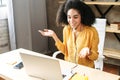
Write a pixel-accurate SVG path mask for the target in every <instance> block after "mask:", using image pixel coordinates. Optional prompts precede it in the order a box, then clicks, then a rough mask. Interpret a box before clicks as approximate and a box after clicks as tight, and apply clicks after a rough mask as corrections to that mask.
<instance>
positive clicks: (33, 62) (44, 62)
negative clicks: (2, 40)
mask: <svg viewBox="0 0 120 80" xmlns="http://www.w3.org/2000/svg"><path fill="white" fill-rule="evenodd" d="M20 56H21V59H22V62H23V65H24V68H25V70H26V73H27V74H28V75H30V76H32V77H36V78H40V79H41V80H63V76H62V73H61V69H60V64H59V60H57V59H56V58H53V57H50V56H46V55H43V54H40V53H37V52H33V51H29V50H24V49H21V50H20Z"/></svg>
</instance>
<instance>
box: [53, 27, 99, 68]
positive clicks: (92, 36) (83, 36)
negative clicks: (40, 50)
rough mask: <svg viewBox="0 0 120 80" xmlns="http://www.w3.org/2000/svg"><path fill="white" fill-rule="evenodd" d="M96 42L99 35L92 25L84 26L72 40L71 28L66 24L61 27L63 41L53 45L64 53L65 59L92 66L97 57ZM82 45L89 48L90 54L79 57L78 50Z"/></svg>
mask: <svg viewBox="0 0 120 80" xmlns="http://www.w3.org/2000/svg"><path fill="white" fill-rule="evenodd" d="M98 43H99V36H98V32H97V31H96V29H95V28H94V27H88V26H84V27H83V30H82V31H80V32H79V33H78V36H77V38H76V41H74V35H73V32H72V29H71V27H70V26H69V25H67V26H65V27H64V29H63V42H61V41H57V42H55V45H56V46H57V48H58V50H60V51H61V52H62V53H63V54H64V59H65V60H66V61H70V62H74V63H77V64H81V65H85V66H88V67H94V60H96V59H97V58H98ZM84 47H88V48H89V49H90V55H89V56H87V57H85V58H80V57H79V56H78V55H79V52H80V51H81V49H82V48H84Z"/></svg>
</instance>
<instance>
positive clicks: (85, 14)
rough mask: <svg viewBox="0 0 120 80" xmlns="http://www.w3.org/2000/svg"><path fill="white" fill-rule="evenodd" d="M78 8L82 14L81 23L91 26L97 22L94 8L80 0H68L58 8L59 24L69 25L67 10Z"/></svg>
mask: <svg viewBox="0 0 120 80" xmlns="http://www.w3.org/2000/svg"><path fill="white" fill-rule="evenodd" d="M69 9H76V10H77V11H78V12H79V13H80V15H81V23H82V24H84V25H87V26H91V25H92V24H93V23H94V22H95V14H94V13H93V11H92V9H91V8H90V7H89V6H88V5H86V4H85V3H84V2H82V1H80V0H66V1H65V2H64V3H63V4H62V5H61V6H60V7H59V9H58V12H57V16H56V23H57V25H58V26H61V25H68V21H67V12H68V10H69Z"/></svg>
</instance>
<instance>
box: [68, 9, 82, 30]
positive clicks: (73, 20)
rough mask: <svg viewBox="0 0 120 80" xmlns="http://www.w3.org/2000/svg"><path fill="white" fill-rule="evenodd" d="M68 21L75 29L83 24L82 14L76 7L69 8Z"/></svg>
mask: <svg viewBox="0 0 120 80" xmlns="http://www.w3.org/2000/svg"><path fill="white" fill-rule="evenodd" d="M67 21H68V23H69V24H70V26H71V27H72V28H73V29H77V28H78V27H79V26H80V25H81V23H80V22H81V16H80V14H79V12H78V11H77V10H76V9H69V10H68V12H67Z"/></svg>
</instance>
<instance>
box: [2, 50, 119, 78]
mask: <svg viewBox="0 0 120 80" xmlns="http://www.w3.org/2000/svg"><path fill="white" fill-rule="evenodd" d="M19 50H20V49H17V50H13V51H10V52H7V53H3V54H0V76H1V77H3V78H5V80H40V79H38V78H34V77H30V76H28V75H27V74H26V72H25V69H24V68H22V69H14V68H13V63H12V61H15V60H16V61H20V60H21V58H20V55H19ZM59 61H60V66H61V70H62V71H64V70H66V69H71V68H72V67H73V66H75V64H74V63H70V62H66V61H63V60H59ZM11 63H12V64H11ZM75 71H77V72H78V73H79V74H81V75H83V74H85V75H87V76H88V78H89V80H119V79H120V76H118V75H114V74H110V73H107V72H103V71H100V70H96V69H92V68H89V67H85V66H82V65H79V66H78V67H77V68H75Z"/></svg>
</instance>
